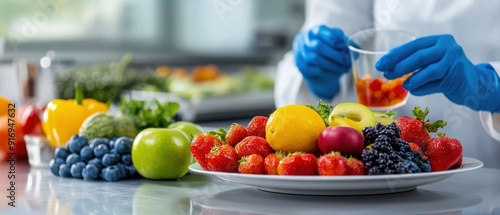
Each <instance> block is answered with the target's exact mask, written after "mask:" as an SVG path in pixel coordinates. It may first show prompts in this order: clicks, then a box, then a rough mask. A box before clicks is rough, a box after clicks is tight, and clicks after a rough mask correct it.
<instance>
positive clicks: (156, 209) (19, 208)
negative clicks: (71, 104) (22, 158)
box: [0, 162, 500, 215]
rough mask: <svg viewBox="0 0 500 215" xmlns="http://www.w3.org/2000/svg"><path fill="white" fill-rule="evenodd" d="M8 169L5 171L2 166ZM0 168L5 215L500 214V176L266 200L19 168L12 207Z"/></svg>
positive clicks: (178, 183) (220, 190)
mask: <svg viewBox="0 0 500 215" xmlns="http://www.w3.org/2000/svg"><path fill="white" fill-rule="evenodd" d="M4 164H5V165H4ZM8 166H9V165H7V164H6V163H2V165H1V169H0V170H1V173H3V176H2V177H1V182H2V183H1V184H0V186H1V191H0V196H2V197H1V198H0V203H1V204H0V214H2V215H6V214H120V215H122V214H134V215H137V214H148V215H149V214H175V215H182V214H223V215H226V214H246V215H248V214H253V215H256V214H308V215H310V214H500V169H491V168H481V169H477V170H473V171H469V172H463V173H458V174H455V175H453V176H451V177H450V178H447V179H445V180H443V181H439V182H435V183H432V184H428V185H423V186H419V187H417V189H416V190H412V191H408V192H402V193H393V194H382V195H364V196H304V195H289V194H277V193H269V192H265V191H261V190H258V189H257V188H254V187H249V186H244V185H238V184H234V183H230V182H226V181H222V180H220V179H217V178H211V177H208V176H204V175H198V174H192V173H189V174H188V175H186V176H185V177H183V178H181V179H179V180H170V181H153V180H146V179H129V180H121V181H118V182H104V181H84V180H81V179H69V178H61V177H57V176H54V175H52V174H51V173H50V171H49V170H48V168H41V169H40V168H30V166H29V165H28V163H27V162H18V163H17V164H16V170H15V171H16V174H15V175H16V187H15V189H16V190H15V198H16V199H15V201H16V202H15V205H16V207H15V208H12V207H10V206H8V205H7V203H8V202H9V201H10V200H9V199H8V198H7V197H6V196H8V191H7V189H8V181H9V180H8V179H7V178H6V176H7V172H8V169H7V168H8Z"/></svg>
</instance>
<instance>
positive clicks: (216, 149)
mask: <svg viewBox="0 0 500 215" xmlns="http://www.w3.org/2000/svg"><path fill="white" fill-rule="evenodd" d="M219 149H220V146H219V145H215V146H214V147H212V148H211V149H210V152H217V151H219Z"/></svg>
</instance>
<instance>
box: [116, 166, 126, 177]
mask: <svg viewBox="0 0 500 215" xmlns="http://www.w3.org/2000/svg"><path fill="white" fill-rule="evenodd" d="M116 167H118V171H119V172H120V178H126V177H127V176H128V175H127V174H128V169H127V166H125V165H123V164H121V163H119V164H116Z"/></svg>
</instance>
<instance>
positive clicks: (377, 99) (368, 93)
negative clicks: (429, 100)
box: [354, 74, 410, 107]
mask: <svg viewBox="0 0 500 215" xmlns="http://www.w3.org/2000/svg"><path fill="white" fill-rule="evenodd" d="M409 76H410V74H407V75H405V76H403V77H400V78H397V79H393V80H387V79H385V78H372V77H370V76H365V77H363V78H360V77H354V81H355V84H356V91H357V94H358V102H359V103H361V104H363V105H366V106H371V107H387V106H393V105H396V104H399V103H401V102H402V101H403V100H405V99H406V97H407V96H408V91H406V90H405V89H404V88H403V82H404V81H405V80H406V79H407V78H408V77H409Z"/></svg>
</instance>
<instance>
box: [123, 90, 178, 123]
mask: <svg viewBox="0 0 500 215" xmlns="http://www.w3.org/2000/svg"><path fill="white" fill-rule="evenodd" d="M178 110H179V103H177V102H171V101H163V102H160V101H158V100H156V99H155V100H153V101H142V100H134V99H127V98H125V97H123V96H122V97H121V102H120V112H121V113H122V114H123V115H126V116H128V117H130V118H131V119H133V121H134V124H135V126H136V127H137V129H138V130H139V131H141V130H143V129H146V128H151V127H153V128H166V127H168V126H169V125H170V124H172V123H173V122H174V121H175V115H176V114H177V111H178Z"/></svg>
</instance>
